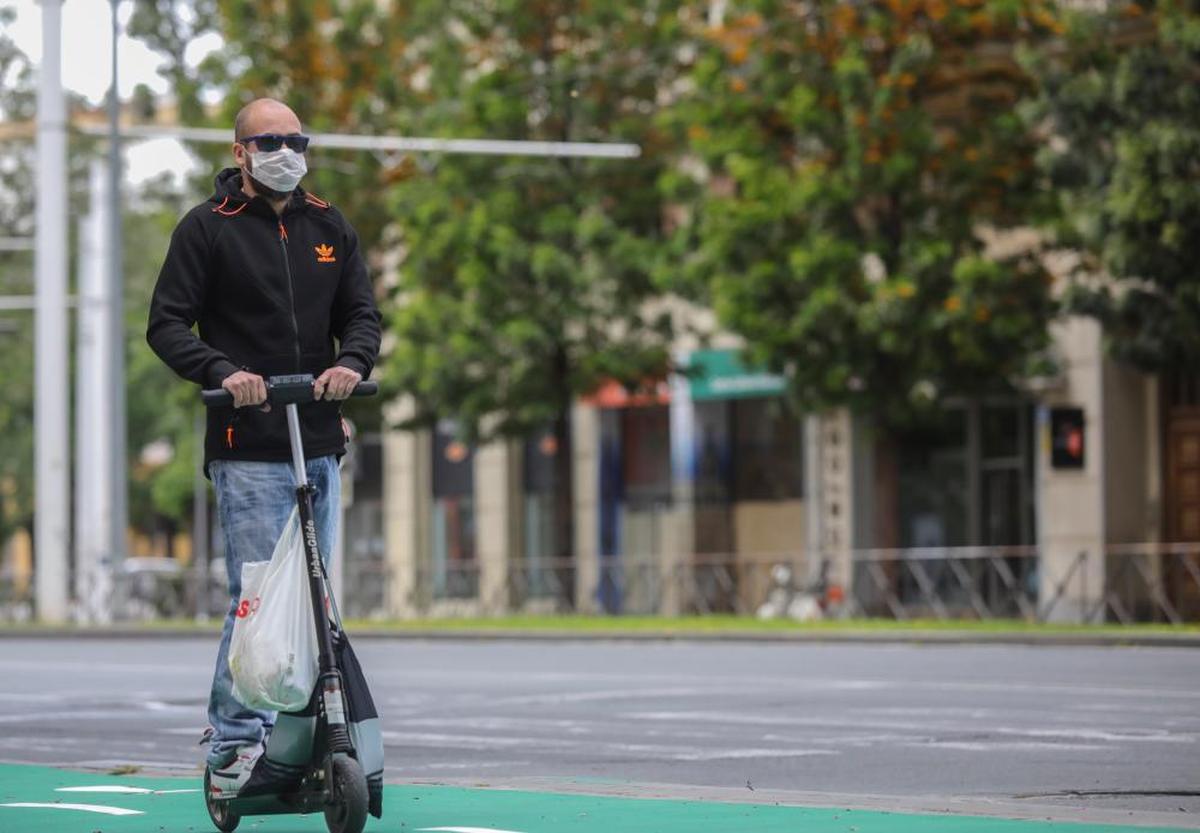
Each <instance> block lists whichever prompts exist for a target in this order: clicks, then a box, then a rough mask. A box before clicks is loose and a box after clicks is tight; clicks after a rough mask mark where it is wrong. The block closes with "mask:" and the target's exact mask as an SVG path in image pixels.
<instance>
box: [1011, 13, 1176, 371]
mask: <svg viewBox="0 0 1200 833" xmlns="http://www.w3.org/2000/svg"><path fill="white" fill-rule="evenodd" d="M1070 23H1071V26H1070V29H1069V35H1068V37H1067V39H1066V43H1065V48H1064V49H1063V50H1061V51H1060V52H1058V53H1056V54H1053V55H1031V56H1030V57H1029V60H1028V63H1029V65H1030V66H1031V67H1032V68H1033V70H1034V71H1035V72H1036V73H1037V75H1038V77H1039V80H1040V81H1041V85H1042V90H1043V92H1042V95H1041V97H1040V99H1039V101H1038V106H1037V108H1036V109H1035V110H1034V111H1033V115H1034V116H1035V117H1036V118H1038V119H1040V120H1041V121H1042V123H1043V124H1044V125H1045V129H1046V130H1047V132H1048V133H1050V134H1051V135H1053V136H1054V137H1055V140H1054V141H1053V142H1051V143H1048V144H1047V147H1046V150H1045V151H1044V152H1043V154H1042V157H1041V163H1042V166H1043V169H1044V170H1045V171H1046V173H1047V175H1048V178H1049V181H1050V183H1051V185H1052V187H1053V190H1054V193H1055V194H1056V196H1057V198H1058V203H1057V207H1058V209H1059V214H1058V215H1057V218H1056V220H1057V222H1056V223H1055V225H1054V226H1053V230H1054V231H1055V232H1056V233H1057V239H1058V240H1059V242H1060V243H1061V244H1062V245H1064V246H1070V247H1073V248H1078V249H1080V250H1082V251H1083V252H1084V253H1085V257H1083V258H1082V259H1081V260H1080V262H1079V269H1078V276H1077V277H1078V280H1077V281H1076V283H1075V284H1074V286H1073V287H1072V291H1071V292H1070V294H1069V296H1068V300H1069V303H1070V305H1071V308H1072V309H1073V310H1074V311H1077V312H1083V313H1087V314H1090V315H1094V316H1096V317H1097V318H1098V319H1099V320H1100V321H1101V322H1103V324H1104V325H1105V333H1106V338H1107V341H1108V345H1109V347H1110V349H1111V351H1112V352H1113V354H1114V355H1116V356H1117V357H1118V358H1121V359H1124V360H1127V361H1129V362H1132V363H1133V364H1135V365H1137V366H1139V367H1141V368H1143V369H1145V370H1149V371H1164V370H1169V369H1172V368H1183V367H1194V366H1195V365H1196V363H1197V362H1200V279H1198V277H1197V272H1196V264H1197V263H1198V262H1200V190H1198V189H1197V188H1196V180H1197V175H1198V174H1200V161H1198V160H1200V87H1198V86H1197V83H1196V81H1197V78H1198V77H1200V10H1197V9H1196V7H1195V4H1192V3H1182V2H1162V3H1139V4H1133V3H1131V4H1128V5H1125V6H1123V7H1120V8H1115V9H1113V10H1111V11H1107V12H1103V13H1097V12H1081V13H1078V14H1076V15H1074V16H1073V17H1072V18H1071V19H1070ZM1097 273H1103V274H1106V275H1108V276H1111V278H1112V279H1111V280H1097V279H1096V278H1095V275H1096V274H1097Z"/></svg>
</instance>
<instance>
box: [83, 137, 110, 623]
mask: <svg viewBox="0 0 1200 833" xmlns="http://www.w3.org/2000/svg"><path fill="white" fill-rule="evenodd" d="M105 175H106V171H105V166H104V163H103V162H101V161H100V160H95V161H93V162H92V167H91V182H90V186H91V187H90V189H89V191H90V195H91V210H90V212H89V214H88V216H87V217H86V218H84V220H83V221H82V222H81V223H80V227H79V231H80V233H79V242H80V252H79V260H78V269H77V281H78V289H79V298H80V301H81V302H80V304H79V311H78V315H77V317H76V322H77V323H76V360H75V588H76V589H75V598H76V601H77V602H78V605H79V613H80V619H81V621H85V622H108V621H111V619H112V614H113V612H114V611H112V610H110V605H111V597H112V593H111V588H112V574H111V572H110V570H109V564H108V556H109V554H110V549H109V542H110V541H111V540H112V530H111V526H110V524H111V523H112V520H113V518H112V490H111V489H110V488H109V486H110V484H109V471H110V470H111V460H110V458H109V455H110V454H111V453H112V445H111V443H110V442H109V435H110V434H111V433H112V426H111V425H110V424H109V422H108V418H109V411H108V410H107V408H106V403H107V400H108V397H109V395H110V393H109V392H110V390H111V388H112V380H111V379H110V378H109V377H108V376H107V372H108V369H109V368H108V358H107V356H106V355H105V352H104V349H103V347H104V345H105V341H104V336H105V333H106V329H107V327H108V322H109V314H108V309H107V307H106V306H105V297H104V266H105V243H106V239H105V238H106V236H107V233H108V231H107V227H106V225H107V223H106V221H107V217H108V206H107V205H106V204H105V200H104V197H105V188H106V176H105Z"/></svg>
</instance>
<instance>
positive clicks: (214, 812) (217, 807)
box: [204, 767, 242, 833]
mask: <svg viewBox="0 0 1200 833" xmlns="http://www.w3.org/2000/svg"><path fill="white" fill-rule="evenodd" d="M204 806H205V807H206V808H207V809H208V817H209V818H210V819H212V823H213V824H215V825H216V827H217V829H218V830H220V831H221V833H233V831H234V830H237V826H238V822H240V821H241V820H242V817H241V816H239V815H238V814H237V813H235V812H233V811H232V810H230V809H229V802H228V801H214V800H213V797H212V781H211V779H210V771H209V769H208V767H205V768H204Z"/></svg>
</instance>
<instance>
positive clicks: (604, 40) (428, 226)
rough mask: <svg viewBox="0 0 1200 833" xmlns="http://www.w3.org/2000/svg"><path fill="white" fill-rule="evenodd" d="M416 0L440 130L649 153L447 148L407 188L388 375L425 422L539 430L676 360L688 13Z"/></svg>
mask: <svg viewBox="0 0 1200 833" xmlns="http://www.w3.org/2000/svg"><path fill="white" fill-rule="evenodd" d="M663 5H665V4H652V5H650V6H640V5H637V4H633V5H627V6H621V5H612V4H597V5H594V6H589V5H586V4H576V3H571V2H540V3H501V4H498V5H497V6H496V7H495V8H491V7H487V6H484V5H482V4H477V3H466V2H460V3H452V4H451V5H450V8H448V9H447V8H446V5H445V4H444V3H440V2H437V3H434V2H428V3H415V4H413V5H412V9H413V17H414V24H415V25H416V26H417V27H418V28H417V30H416V31H414V32H413V33H412V35H410V40H411V41H412V42H413V43H414V44H415V45H416V44H419V46H414V50H413V54H412V55H411V60H413V61H414V62H415V63H418V64H421V65H423V66H426V67H428V69H429V71H428V74H427V77H426V78H425V79H423V81H422V83H421V87H422V99H423V102H422V106H420V107H419V108H417V110H416V111H415V112H414V114H413V119H412V126H413V129H414V130H415V131H416V132H418V133H419V134H422V135H435V136H458V137H488V138H503V139H525V140H545V141H627V142H634V143H637V144H639V145H641V146H642V149H643V153H642V156H641V157H640V158H638V159H636V160H619V161H614V160H584V159H571V160H567V159H557V160H556V159H531V158H519V157H484V156H471V157H465V156H444V157H441V158H439V159H435V160H432V162H433V164H434V167H433V170H432V172H430V173H428V174H425V173H424V172H422V171H420V170H417V171H414V172H413V173H414V174H415V175H414V176H413V177H412V178H411V179H409V180H408V181H407V182H404V183H403V184H402V185H400V186H399V187H398V188H396V189H395V190H394V192H393V193H392V195H391V200H392V202H391V204H392V211H393V214H394V215H395V216H396V217H398V218H399V219H400V222H401V226H402V229H403V232H402V235H403V236H402V245H403V247H404V251H405V259H404V261H403V263H402V264H401V266H400V268H399V276H398V285H397V287H396V291H395V302H394V305H393V306H392V309H391V311H390V314H389V324H390V329H391V333H392V336H393V337H394V341H393V343H392V349H391V353H390V356H389V359H388V363H387V379H388V381H389V383H390V386H391V387H392V388H393V389H394V390H398V391H404V392H408V393H411V394H413V395H414V396H415V399H416V402H417V413H416V416H415V421H417V422H421V421H428V420H432V419H435V418H436V417H438V416H439V415H453V416H455V417H457V418H458V419H459V424H460V430H461V431H462V432H463V433H464V434H465V435H467V436H470V437H478V436H481V435H494V434H523V433H527V432H529V431H531V430H533V429H535V428H537V427H539V426H543V425H546V424H547V423H549V422H551V421H552V420H554V419H555V418H557V417H558V416H560V415H561V414H562V413H564V411H565V410H566V408H567V407H568V405H569V404H570V402H571V401H572V400H573V399H574V398H575V397H577V396H579V395H581V394H585V393H588V392H590V391H591V390H593V389H594V388H595V387H596V386H597V385H598V383H599V382H601V381H602V380H604V379H606V378H615V379H619V380H621V381H623V382H626V383H627V384H630V385H637V384H638V383H640V382H642V381H644V380H645V379H647V378H648V377H654V376H659V375H661V374H662V373H664V372H665V369H666V367H667V345H668V343H669V338H670V325H669V321H668V319H667V317H666V316H664V315H655V314H653V313H651V312H649V311H648V310H647V308H646V306H645V304H646V301H647V300H648V299H650V298H651V297H652V296H654V295H655V294H656V291H657V290H656V287H655V285H654V283H653V280H652V277H651V274H650V266H651V264H652V263H653V262H654V261H655V259H656V256H657V247H658V246H659V245H660V242H661V233H660V227H661V211H662V205H661V198H660V196H659V194H658V192H657V191H656V189H655V181H656V179H657V177H658V176H659V175H660V174H661V172H662V171H663V170H664V167H665V160H664V157H663V154H662V140H661V138H660V137H659V136H658V134H657V133H656V131H655V129H654V124H653V118H652V116H653V113H654V112H655V111H656V110H658V109H659V106H660V105H659V103H658V93H659V90H660V88H661V85H662V84H663V83H664V78H663V72H664V68H665V65H666V62H665V61H664V56H665V55H666V54H667V52H668V50H669V48H670V46H671V44H672V42H673V41H672V38H673V37H675V36H676V35H677V34H678V33H677V31H676V29H675V24H674V18H673V17H672V15H671V14H669V13H668V12H667V11H666V10H665V9H664V8H662V6H663Z"/></svg>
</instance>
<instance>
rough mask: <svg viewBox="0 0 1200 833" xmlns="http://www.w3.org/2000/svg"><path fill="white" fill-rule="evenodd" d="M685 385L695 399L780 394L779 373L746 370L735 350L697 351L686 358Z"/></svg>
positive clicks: (782, 389)
mask: <svg viewBox="0 0 1200 833" xmlns="http://www.w3.org/2000/svg"><path fill="white" fill-rule="evenodd" d="M686 372H687V377H688V386H689V388H690V389H691V394H692V399H693V400H694V401H697V402H703V401H705V400H712V399H742V398H745V397H750V396H774V395H776V394H780V393H783V392H784V390H785V389H786V388H787V383H786V381H785V380H784V378H783V377H782V376H777V375H775V374H774V373H767V372H765V371H761V370H747V369H746V367H745V365H743V364H742V362H741V359H740V358H738V354H737V352H736V351H734V350H696V351H694V352H693V353H692V354H691V355H690V356H689V357H688V364H687V371H686Z"/></svg>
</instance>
